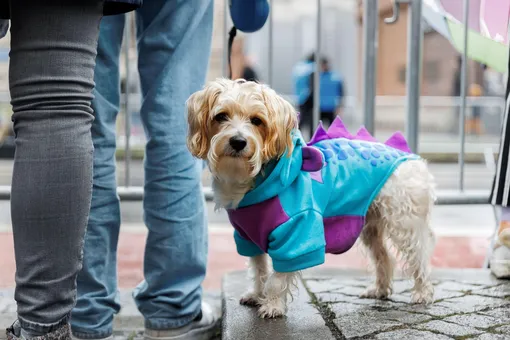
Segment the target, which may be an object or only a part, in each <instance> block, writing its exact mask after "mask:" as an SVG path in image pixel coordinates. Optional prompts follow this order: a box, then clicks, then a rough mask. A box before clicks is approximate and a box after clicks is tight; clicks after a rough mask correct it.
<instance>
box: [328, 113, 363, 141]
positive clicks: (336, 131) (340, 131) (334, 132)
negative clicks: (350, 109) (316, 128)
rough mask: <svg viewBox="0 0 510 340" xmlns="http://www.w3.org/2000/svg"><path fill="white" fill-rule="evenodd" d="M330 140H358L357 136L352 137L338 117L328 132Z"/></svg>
mask: <svg viewBox="0 0 510 340" xmlns="http://www.w3.org/2000/svg"><path fill="white" fill-rule="evenodd" d="M327 134H328V136H329V137H330V138H346V139H357V138H356V136H353V135H351V133H350V132H349V130H347V127H346V126H345V125H344V122H342V120H341V119H340V118H339V117H338V116H337V117H336V118H335V120H334V121H333V123H331V126H330V127H329V129H328V132H327Z"/></svg>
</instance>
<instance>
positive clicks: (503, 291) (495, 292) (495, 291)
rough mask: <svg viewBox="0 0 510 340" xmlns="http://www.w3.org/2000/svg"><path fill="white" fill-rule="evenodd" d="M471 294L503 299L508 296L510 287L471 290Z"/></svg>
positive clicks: (501, 286)
mask: <svg viewBox="0 0 510 340" xmlns="http://www.w3.org/2000/svg"><path fill="white" fill-rule="evenodd" d="M472 294H477V295H485V296H490V297H496V298H505V297H509V296H510V285H500V286H497V287H490V288H485V289H478V290H473V292H472Z"/></svg>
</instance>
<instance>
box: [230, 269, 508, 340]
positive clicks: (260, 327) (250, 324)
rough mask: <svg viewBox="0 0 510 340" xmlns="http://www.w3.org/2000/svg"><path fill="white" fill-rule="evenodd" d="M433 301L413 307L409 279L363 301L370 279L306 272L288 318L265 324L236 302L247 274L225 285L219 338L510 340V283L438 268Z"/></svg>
mask: <svg viewBox="0 0 510 340" xmlns="http://www.w3.org/2000/svg"><path fill="white" fill-rule="evenodd" d="M433 279H434V285H435V289H436V291H435V302H434V304H432V305H430V306H428V307H424V306H420V305H411V304H410V303H409V301H410V293H409V291H410V289H411V282H410V281H408V280H402V279H398V280H396V281H395V284H394V293H393V295H392V296H391V297H390V299H389V300H386V301H379V300H372V299H360V298H358V294H360V293H361V292H362V291H363V290H364V289H365V288H366V287H367V286H368V285H370V283H371V282H372V280H373V277H371V276H370V275H368V274H367V273H366V272H365V271H360V270H342V269H324V268H321V269H316V270H311V271H306V272H304V274H303V280H302V282H300V284H299V294H298V295H297V296H296V297H295V299H294V301H293V302H292V303H290V305H289V311H288V313H287V316H286V317H284V318H281V319H275V320H262V319H260V318H258V317H257V315H256V310H255V309H254V308H250V307H246V306H241V305H240V304H239V297H240V295H241V294H242V293H244V290H245V289H246V286H247V285H249V284H250V283H249V282H248V280H247V278H246V273H245V272H237V273H232V274H229V275H228V276H227V278H226V280H225V284H224V296H223V303H224V311H225V314H224V319H223V338H222V339H223V340H239V339H243V340H259V339H271V340H290V339H292V340H305V339H315V340H319V339H320V340H333V339H346V340H351V339H352V340H358V339H375V340H447V339H459V340H460V339H462V340H463V339H473V340H504V339H510V309H509V306H510V281H506V282H504V281H498V280H496V279H495V278H493V277H492V276H490V273H489V272H488V271H482V270H447V271H446V270H435V272H434V273H433Z"/></svg>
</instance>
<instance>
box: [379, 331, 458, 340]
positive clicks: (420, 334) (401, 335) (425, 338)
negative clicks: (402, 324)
mask: <svg viewBox="0 0 510 340" xmlns="http://www.w3.org/2000/svg"><path fill="white" fill-rule="evenodd" d="M374 339H376V340H396V339H401V340H451V338H449V337H447V336H445V335H441V334H436V333H432V332H427V331H418V330H415V329H399V330H396V331H391V332H385V333H379V334H377V335H376V336H375V338H374Z"/></svg>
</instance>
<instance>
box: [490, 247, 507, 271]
mask: <svg viewBox="0 0 510 340" xmlns="http://www.w3.org/2000/svg"><path fill="white" fill-rule="evenodd" d="M490 267H491V271H492V273H493V274H494V276H496V277H497V278H498V279H510V248H508V247H506V246H504V245H501V244H497V245H496V246H495V247H494V251H493V252H492V256H491V260H490Z"/></svg>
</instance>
